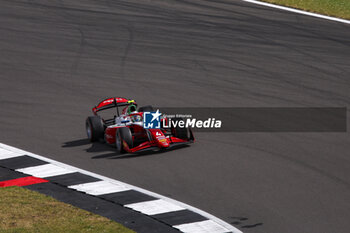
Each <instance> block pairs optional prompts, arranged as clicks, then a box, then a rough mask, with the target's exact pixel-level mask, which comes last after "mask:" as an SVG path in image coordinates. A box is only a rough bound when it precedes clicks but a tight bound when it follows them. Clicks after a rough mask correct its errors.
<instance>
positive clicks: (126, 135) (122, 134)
mask: <svg viewBox="0 0 350 233" xmlns="http://www.w3.org/2000/svg"><path fill="white" fill-rule="evenodd" d="M123 141H125V142H126V144H127V145H128V147H129V148H132V147H133V141H132V134H131V130H130V129H129V128H128V127H121V128H118V129H117V132H116V136H115V147H116V148H117V150H118V151H119V152H120V153H125V152H126V151H125V149H124V146H123Z"/></svg>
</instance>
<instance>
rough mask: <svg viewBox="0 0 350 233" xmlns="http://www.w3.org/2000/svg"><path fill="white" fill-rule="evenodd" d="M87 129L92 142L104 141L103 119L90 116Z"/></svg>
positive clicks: (87, 120) (86, 123)
mask: <svg viewBox="0 0 350 233" xmlns="http://www.w3.org/2000/svg"><path fill="white" fill-rule="evenodd" d="M85 128H86V134H87V136H88V139H89V140H90V142H96V141H98V140H100V139H103V136H104V132H105V128H104V124H103V121H102V119H101V117H99V116H89V117H88V118H87V119H86V121H85Z"/></svg>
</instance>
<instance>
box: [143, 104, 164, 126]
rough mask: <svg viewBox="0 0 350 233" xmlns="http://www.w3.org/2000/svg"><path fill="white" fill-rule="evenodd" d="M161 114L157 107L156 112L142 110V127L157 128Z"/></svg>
mask: <svg viewBox="0 0 350 233" xmlns="http://www.w3.org/2000/svg"><path fill="white" fill-rule="evenodd" d="M161 115H162V114H161V113H160V112H159V109H157V111H156V112H144V113H143V127H144V128H145V129H159V128H160V116H161Z"/></svg>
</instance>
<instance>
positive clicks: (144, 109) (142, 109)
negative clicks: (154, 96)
mask: <svg viewBox="0 0 350 233" xmlns="http://www.w3.org/2000/svg"><path fill="white" fill-rule="evenodd" d="M139 112H154V108H153V107H152V105H146V106H142V107H139Z"/></svg>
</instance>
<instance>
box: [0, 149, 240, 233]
mask: <svg viewBox="0 0 350 233" xmlns="http://www.w3.org/2000/svg"><path fill="white" fill-rule="evenodd" d="M0 149H4V150H7V151H10V152H14V153H16V154H20V155H23V154H26V155H28V156H31V157H33V158H37V159H41V160H43V161H46V162H48V163H51V164H53V165H56V167H61V168H64V169H66V170H68V171H72V172H80V173H83V174H85V175H89V176H93V177H95V178H98V179H101V180H104V181H108V182H110V183H111V184H116V185H123V186H125V187H128V188H130V189H133V190H136V191H139V192H141V193H144V194H147V195H149V196H153V197H155V198H159V199H162V200H163V201H167V202H169V203H172V204H174V205H177V206H179V207H182V208H184V209H188V210H191V211H193V212H195V213H197V214H200V215H202V216H203V217H206V218H208V219H210V220H211V221H213V222H215V223H217V224H218V225H221V226H222V227H223V228H225V229H227V230H226V232H233V233H242V231H240V230H238V229H237V228H235V227H234V226H232V225H230V224H228V223H226V222H225V221H223V220H221V219H219V218H217V217H215V216H214V215H211V214H209V213H207V212H205V211H203V210H200V209H197V208H196V207H193V206H190V205H187V204H185V203H182V202H179V201H176V200H174V199H171V198H168V197H165V196H162V195H160V194H157V193H154V192H151V191H148V190H146V189H142V188H139V187H136V186H133V185H130V184H127V183H123V182H121V181H118V180H114V179H111V178H108V177H105V176H101V175H99V174H96V173H93V172H89V171H86V170H83V169H80V168H77V167H73V166H70V165H68V164H64V163H61V162H58V161H55V160H52V159H49V158H46V157H43V156H40V155H37V154H33V153H30V152H28V151H24V150H21V149H18V148H15V147H12V146H8V145H5V144H3V143H0ZM6 153H7V152H6ZM0 159H1V158H0ZM27 174H28V173H27Z"/></svg>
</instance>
